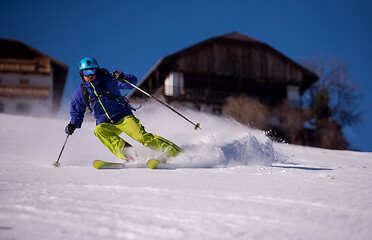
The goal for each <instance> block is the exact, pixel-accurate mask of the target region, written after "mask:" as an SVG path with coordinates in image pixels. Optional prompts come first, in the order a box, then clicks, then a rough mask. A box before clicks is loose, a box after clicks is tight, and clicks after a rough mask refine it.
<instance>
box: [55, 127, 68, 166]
mask: <svg viewBox="0 0 372 240" xmlns="http://www.w3.org/2000/svg"><path fill="white" fill-rule="evenodd" d="M69 136H70V135H68V134H67V137H66V140H65V143H64V144H63V147H62V149H61V152H60V153H59V156H58V159H57V161H56V162H54V163H53V166H55V167H59V165H60V163H59V159H60V158H61V155H62V152H63V149H65V146H66V143H67V139H68V137H69Z"/></svg>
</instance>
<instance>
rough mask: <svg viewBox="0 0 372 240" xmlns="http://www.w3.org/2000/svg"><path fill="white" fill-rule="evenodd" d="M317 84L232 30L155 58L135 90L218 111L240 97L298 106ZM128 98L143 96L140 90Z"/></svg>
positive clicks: (287, 61)
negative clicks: (309, 90)
mask: <svg viewBox="0 0 372 240" xmlns="http://www.w3.org/2000/svg"><path fill="white" fill-rule="evenodd" d="M317 80H318V76H316V75H315V74H314V73H312V72H311V71H309V70H307V69H306V68H304V67H302V66H301V65H299V64H298V63H296V62H295V61H293V60H291V59H290V58H288V57H286V56H285V55H283V54H282V53H280V52H279V51H277V50H276V49H274V48H273V47H271V46H270V45H268V44H266V43H263V42H260V41H258V40H255V39H253V38H251V37H248V36H245V35H243V34H241V33H238V32H232V33H228V34H225V35H222V36H218V37H212V38H209V39H207V40H205V41H202V42H200V43H197V44H195V45H193V46H191V47H188V48H186V49H183V50H181V51H179V52H176V53H173V54H171V55H169V56H166V57H164V58H162V59H160V60H159V61H158V62H157V63H156V64H155V65H154V66H153V67H152V69H151V70H150V71H149V72H148V73H147V74H146V75H145V76H144V78H143V79H142V80H141V81H140V83H139V87H140V88H142V89H144V90H145V91H147V92H149V93H150V94H155V95H163V96H164V97H165V99H166V101H167V102H179V103H182V104H183V105H187V106H189V107H190V106H191V107H194V108H196V109H199V110H201V111H207V112H217V113H218V112H220V111H221V107H222V106H223V104H224V102H225V100H226V98H227V97H229V96H234V95H239V94H241V93H245V94H247V95H248V96H252V97H255V98H258V99H259V100H260V101H262V102H264V103H266V104H268V105H271V106H273V105H276V104H279V103H281V102H283V101H284V100H286V99H287V100H289V102H291V103H292V104H295V105H301V102H300V96H301V94H302V93H303V92H304V91H305V90H306V89H307V88H309V86H310V85H312V84H313V83H314V82H316V81H317ZM130 97H131V98H132V99H143V98H146V96H144V95H143V94H142V93H141V92H139V91H133V92H132V93H131V94H130Z"/></svg>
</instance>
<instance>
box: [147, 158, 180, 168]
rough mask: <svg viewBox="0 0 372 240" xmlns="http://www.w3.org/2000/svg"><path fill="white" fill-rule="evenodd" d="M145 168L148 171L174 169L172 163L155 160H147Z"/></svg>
mask: <svg viewBox="0 0 372 240" xmlns="http://www.w3.org/2000/svg"><path fill="white" fill-rule="evenodd" d="M147 167H148V168H150V169H176V166H175V165H174V164H173V163H167V162H162V161H159V160H155V159H150V160H148V161H147Z"/></svg>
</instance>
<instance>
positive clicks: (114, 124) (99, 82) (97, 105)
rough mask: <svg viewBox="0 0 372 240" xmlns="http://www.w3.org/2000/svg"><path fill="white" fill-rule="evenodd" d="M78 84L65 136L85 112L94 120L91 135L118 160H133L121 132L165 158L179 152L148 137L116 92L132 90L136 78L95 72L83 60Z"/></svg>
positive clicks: (78, 124)
mask: <svg viewBox="0 0 372 240" xmlns="http://www.w3.org/2000/svg"><path fill="white" fill-rule="evenodd" d="M79 73H80V76H81V80H82V84H81V85H80V87H79V88H77V89H76V90H75V92H74V95H73V97H72V100H71V108H70V114H71V121H70V123H69V124H68V125H67V126H66V128H65V132H66V134H68V135H72V134H73V133H74V131H75V129H76V128H80V127H81V125H82V122H83V119H84V114H85V111H86V108H87V107H88V108H89V109H91V110H92V111H93V116H94V117H95V119H96V123H97V125H96V127H95V129H94V134H95V136H96V137H98V138H99V140H100V141H101V142H102V143H103V144H104V145H105V146H106V147H107V148H108V149H109V150H110V151H111V152H112V153H113V154H114V155H115V156H116V157H118V158H120V159H122V160H124V161H128V160H131V159H132V160H133V156H132V155H133V148H132V146H131V145H130V144H129V143H128V142H126V141H124V140H123V139H122V138H121V137H120V136H119V135H120V134H121V133H122V132H124V133H126V134H127V135H128V136H130V137H131V138H133V139H134V140H136V141H138V142H140V143H141V144H143V145H144V146H146V147H148V148H150V149H152V150H155V151H160V152H162V153H164V155H165V157H175V156H177V155H178V154H179V153H180V152H181V151H182V149H181V148H180V147H178V146H177V145H176V144H174V143H172V142H171V141H169V140H167V139H164V138H162V137H160V136H157V135H154V134H152V133H148V132H146V131H145V128H144V127H143V126H142V124H141V122H140V121H139V120H138V119H137V118H136V117H135V116H134V115H133V113H132V108H131V106H130V105H129V104H128V101H127V100H126V99H125V97H123V96H121V94H120V91H119V89H132V88H133V87H132V86H130V85H129V84H128V83H126V82H125V81H124V80H127V81H128V82H130V83H132V84H136V83H137V78H136V77H135V76H134V75H131V74H124V73H123V72H121V71H114V72H112V74H110V73H109V72H108V70H106V69H104V68H99V65H98V62H97V61H96V60H95V59H94V58H92V57H86V58H83V59H82V60H81V61H80V63H79Z"/></svg>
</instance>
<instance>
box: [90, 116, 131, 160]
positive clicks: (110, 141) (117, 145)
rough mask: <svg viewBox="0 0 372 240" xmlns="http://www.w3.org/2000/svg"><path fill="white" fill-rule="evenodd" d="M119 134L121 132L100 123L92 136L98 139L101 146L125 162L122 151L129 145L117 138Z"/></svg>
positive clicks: (113, 126) (107, 124) (111, 126)
mask: <svg viewBox="0 0 372 240" xmlns="http://www.w3.org/2000/svg"><path fill="white" fill-rule="evenodd" d="M121 133H122V131H120V129H118V128H117V127H116V126H115V125H114V124H110V123H101V124H99V125H97V126H96V128H95V129H94V135H96V137H98V138H99V140H100V141H101V142H102V143H103V145H105V146H106V147H107V148H108V149H109V150H110V151H111V152H112V153H113V154H114V155H115V156H117V157H118V158H120V159H123V160H126V157H125V156H124V154H123V149H124V147H126V146H128V145H129V144H128V143H126V142H125V141H124V140H123V139H122V138H121V137H119V135H120V134H121ZM129 146H130V145H129Z"/></svg>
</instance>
